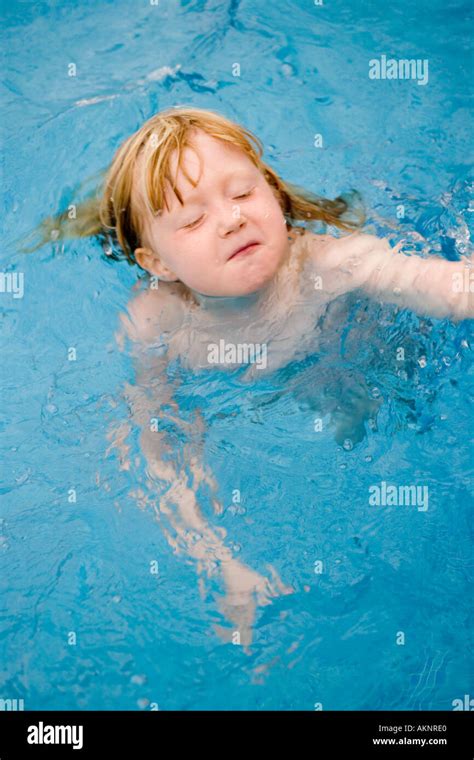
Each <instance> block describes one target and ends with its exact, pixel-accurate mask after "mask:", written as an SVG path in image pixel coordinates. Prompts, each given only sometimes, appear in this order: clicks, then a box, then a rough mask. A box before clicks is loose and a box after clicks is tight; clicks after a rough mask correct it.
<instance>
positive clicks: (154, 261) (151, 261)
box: [134, 248, 179, 282]
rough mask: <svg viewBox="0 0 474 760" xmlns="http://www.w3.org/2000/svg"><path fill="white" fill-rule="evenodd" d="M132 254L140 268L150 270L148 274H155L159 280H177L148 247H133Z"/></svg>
mask: <svg viewBox="0 0 474 760" xmlns="http://www.w3.org/2000/svg"><path fill="white" fill-rule="evenodd" d="M134 254H135V260H136V261H137V263H138V264H139V265H140V266H141V268H142V269H146V271H147V272H150V274H155V275H157V276H158V277H159V278H160V280H164V281H165V282H177V281H178V279H179V278H178V277H177V276H176V275H175V273H174V272H172V271H171V269H168V267H165V265H164V264H162V263H161V261H160V259H159V257H158V256H156V255H155V254H154V253H153V251H151V250H150V249H149V248H135V251H134Z"/></svg>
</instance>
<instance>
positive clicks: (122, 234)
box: [23, 106, 365, 264]
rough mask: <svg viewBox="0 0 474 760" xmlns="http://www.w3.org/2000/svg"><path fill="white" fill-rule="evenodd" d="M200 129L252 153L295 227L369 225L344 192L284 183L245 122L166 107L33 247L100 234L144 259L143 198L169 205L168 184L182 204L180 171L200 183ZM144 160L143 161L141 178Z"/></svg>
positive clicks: (119, 250)
mask: <svg viewBox="0 0 474 760" xmlns="http://www.w3.org/2000/svg"><path fill="white" fill-rule="evenodd" d="M195 129H200V130H202V131H203V132H206V133H207V134H208V135H210V136H211V137H214V138H216V139H218V140H222V141H223V142H226V143H230V144H231V145H234V146H236V147H238V148H240V150H242V151H243V152H244V153H245V154H246V156H248V158H249V159H250V160H251V161H252V163H253V164H254V165H255V166H256V167H257V168H258V169H259V170H260V171H261V173H262V174H263V176H264V177H265V179H266V181H267V182H268V184H269V185H270V187H271V188H272V190H273V192H274V193H275V195H276V197H277V200H278V202H279V204H280V207H281V209H282V212H283V215H284V216H285V218H286V220H287V226H288V227H290V226H291V222H293V221H297V220H302V221H305V222H313V221H319V222H322V223H323V224H326V225H334V226H335V227H337V228H339V229H341V230H347V231H352V230H354V229H356V228H358V227H360V226H361V225H362V224H363V221H364V218H365V215H364V213H363V211H362V210H361V209H359V210H358V212H355V217H353V218H349V213H350V212H351V211H352V209H350V203H349V202H348V200H346V198H344V197H343V196H338V197H337V198H335V199H334V200H328V199H327V198H322V197H319V196H317V195H315V194H313V193H310V192H308V191H307V190H304V189H303V188H300V187H299V186H297V185H294V184H290V183H288V182H285V181H284V180H282V179H281V178H280V177H279V176H278V175H277V174H276V172H275V171H274V170H273V169H271V167H270V166H268V165H267V164H266V163H265V162H264V161H263V160H262V155H263V146H262V143H261V142H260V140H259V139H258V138H257V137H256V136H255V135H253V134H252V133H251V132H250V131H249V130H248V129H246V128H245V127H242V126H240V125H238V124H235V123H234V122H232V121H231V120H230V119H227V118H226V117H225V116H222V115H221V114H218V113H215V112H214V111H209V110H205V109H202V108H194V107H184V106H180V107H175V108H169V109H166V110H164V111H160V112H159V113H157V114H156V115H155V116H152V117H151V118H150V119H148V121H146V122H145V123H144V124H143V125H142V126H141V127H140V129H138V130H137V131H136V132H134V134H132V135H131V136H130V137H128V138H127V139H126V140H125V141H124V142H123V143H122V144H121V145H120V147H119V148H118V150H117V151H116V153H115V155H114V157H113V159H112V163H111V164H110V167H109V168H108V170H106V171H105V172H102V173H101V174H102V175H104V174H105V176H104V179H103V183H102V185H101V187H100V188H99V192H98V193H96V194H94V195H93V196H92V197H89V198H87V199H86V200H85V201H83V202H82V203H80V204H79V205H78V206H77V208H75V207H74V206H73V207H72V213H71V207H69V209H68V210H67V211H64V212H62V213H59V214H56V215H54V216H52V217H48V218H47V219H45V220H44V221H43V222H42V223H41V224H40V227H39V233H40V241H39V242H38V243H37V245H35V246H34V247H33V248H30V249H29V251H31V250H36V248H38V247H40V246H41V245H43V244H44V243H46V242H48V241H51V240H56V241H57V240H60V239H64V238H77V237H89V236H91V237H92V236H96V237H98V238H99V239H100V240H101V242H102V243H103V245H104V250H105V252H106V253H107V254H108V255H109V256H112V257H113V258H118V259H120V258H124V257H125V258H126V260H127V261H128V262H129V264H136V263H137V261H136V259H135V256H134V251H135V250H136V249H137V248H139V247H140V246H141V245H143V242H142V241H143V225H144V221H145V214H144V208H143V203H145V205H146V208H147V210H148V212H149V213H150V214H152V215H156V214H158V213H160V212H161V211H162V210H163V208H165V207H166V197H165V186H166V181H168V182H169V183H170V185H171V187H172V190H173V191H174V193H175V194H176V197H177V198H178V201H179V203H181V204H182V203H183V200H182V197H181V195H180V193H179V191H178V189H177V186H176V180H177V174H178V170H179V169H181V171H183V173H184V174H185V176H186V177H187V178H188V180H189V181H190V182H191V184H192V185H193V186H194V187H195V186H196V184H197V183H195V182H194V181H193V180H192V179H191V178H190V177H189V175H188V174H187V172H186V171H185V170H184V168H183V166H182V159H183V152H184V149H185V148H186V147H191V148H192V147H193V143H192V133H193V130H195ZM175 151H177V158H178V160H177V164H176V172H175V176H174V177H172V176H171V169H170V166H171V157H172V155H173V154H174V152H175ZM139 158H140V159H143V163H142V171H141V174H140V176H139V177H137V171H136V168H137V163H138V159H139ZM137 179H138V187H137ZM352 193H355V191H352ZM357 195H358V194H357ZM74 210H75V213H74ZM71 216H72V217H73V218H71ZM37 231H38V230H37ZM23 250H27V249H26V248H24V249H23Z"/></svg>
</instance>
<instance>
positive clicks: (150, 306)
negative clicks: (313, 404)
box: [44, 107, 474, 644]
mask: <svg viewBox="0 0 474 760" xmlns="http://www.w3.org/2000/svg"><path fill="white" fill-rule="evenodd" d="M262 153H263V150H262V146H261V144H260V142H259V141H258V139H257V138H255V137H254V136H253V135H252V134H251V133H250V132H249V131H248V130H246V129H244V128H242V127H240V126H238V125H236V124H234V123H232V122H231V121H229V120H228V119H226V118H224V117H223V116H221V115H219V114H216V113H213V112H210V111H205V110H202V109H198V108H181V107H180V108H171V109H168V110H166V111H163V112H161V113H158V114H157V115H156V116H154V117H152V118H151V119H149V120H148V121H147V122H146V123H145V124H144V125H143V126H142V127H141V128H140V129H139V130H138V131H137V132H136V133H134V134H133V135H131V136H130V137H129V138H128V139H127V140H126V141H125V142H124V143H123V144H122V145H121V146H120V147H119V149H118V150H117V152H116V154H115V156H114V158H113V161H112V164H111V166H110V169H109V170H108V172H107V175H106V177H105V181H104V185H103V192H102V196H101V197H100V198H99V199H98V200H96V199H93V200H90V201H88V202H87V203H85V204H83V205H82V206H81V207H79V209H78V213H77V218H76V219H70V218H69V217H70V216H71V214H70V213H69V214H68V213H65V214H62V215H60V216H59V217H57V218H56V219H53V220H48V221H47V222H46V224H45V226H44V227H45V229H46V230H47V231H49V232H50V233H52V237H53V238H54V239H56V240H57V239H58V237H61V236H69V235H99V236H100V237H101V240H102V242H103V244H104V245H105V250H106V253H107V254H108V255H109V256H112V257H115V258H120V257H125V258H126V259H127V261H128V262H129V263H130V264H137V265H138V266H139V267H140V268H141V269H142V270H143V271H144V272H145V273H147V274H148V275H149V277H148V278H147V280H146V282H145V287H143V280H141V281H140V282H139V283H138V286H137V289H138V293H137V295H136V296H135V297H134V298H133V300H132V301H131V302H130V303H129V305H128V309H127V311H128V314H127V315H124V316H122V326H123V331H124V333H122V334H121V335H119V336H118V337H119V339H120V340H123V337H124V334H125V335H128V337H129V338H131V339H132V340H133V342H134V350H135V353H136V356H137V382H136V385H134V386H132V385H129V386H127V389H126V396H127V400H128V402H129V404H130V407H131V410H132V415H133V420H134V422H135V423H137V424H139V425H140V426H141V430H142V435H141V446H142V450H143V452H144V454H145V456H146V458H147V463H148V474H149V476H150V478H151V479H152V480H153V479H154V478H157V479H158V480H160V481H161V483H164V484H166V486H167V489H168V490H167V491H166V493H165V495H164V496H163V497H162V499H161V501H160V505H159V508H158V509H157V516H158V517H159V519H161V518H162V516H163V515H166V517H167V520H168V521H169V522H170V523H171V524H172V526H173V529H174V531H175V537H174V538H173V539H171V538H170V543H172V545H173V546H174V548H175V549H176V550H184V551H186V553H187V554H188V555H189V556H190V557H192V558H193V559H194V560H196V561H197V566H198V570H199V571H201V570H206V571H207V573H208V575H209V576H211V575H213V574H214V573H215V572H219V571H221V572H222V576H223V579H224V582H225V586H226V590H227V595H226V597H225V599H224V600H221V609H222V611H223V612H224V614H225V615H226V617H227V618H228V619H229V620H230V621H231V622H232V624H233V625H234V626H236V630H233V631H227V632H226V631H224V630H223V629H220V630H219V633H220V634H221V635H222V636H224V637H227V638H229V637H233V640H234V641H235V635H236V634H237V635H238V639H239V641H240V643H246V644H248V643H249V642H250V641H251V638H252V633H251V631H252V623H253V619H254V613H255V603H256V602H257V603H259V604H266V603H268V602H269V601H270V598H271V597H272V596H275V595H277V594H281V593H289V592H291V591H293V589H292V588H291V587H289V586H287V585H285V584H284V583H282V581H281V580H280V578H279V577H278V574H277V573H276V571H275V570H274V568H272V567H271V566H270V571H271V579H269V578H266V577H264V576H262V575H261V574H259V573H256V572H254V571H253V570H251V569H250V568H248V567H246V566H245V565H244V564H243V563H242V562H239V561H237V560H236V559H235V558H234V557H233V555H232V552H231V551H230V549H229V548H228V546H226V544H225V542H224V539H225V531H224V530H223V529H220V530H219V529H217V528H215V529H212V528H211V527H210V526H209V525H208V524H207V523H206V522H205V520H204V518H203V516H202V513H201V511H200V510H199V507H198V505H197V501H196V489H197V487H198V485H199V484H200V483H203V482H207V483H208V484H209V485H210V487H211V488H212V490H213V491H214V495H215V494H216V491H217V484H216V483H215V482H214V479H213V477H212V474H211V473H210V472H209V471H208V470H207V468H206V467H205V466H204V464H203V461H202V459H203V457H202V445H203V440H204V432H205V428H204V424H203V420H202V417H201V416H200V415H199V413H197V414H196V419H195V421H194V424H193V425H192V426H190V425H189V424H187V423H185V422H184V421H183V420H182V419H180V416H179V409H178V407H177V404H176V402H175V399H174V395H175V391H176V387H174V386H173V383H172V381H169V380H168V378H167V373H166V368H167V366H168V364H169V362H170V361H172V360H173V359H179V361H180V362H181V364H182V365H185V366H186V367H188V368H190V369H194V370H197V369H201V370H202V369H204V368H208V369H209V368H212V369H216V365H217V366H218V368H220V369H223V370H228V369H232V370H234V369H235V368H236V366H239V365H241V364H242V363H244V364H246V365H248V371H247V373H246V379H247V381H248V380H249V379H251V378H252V377H254V376H255V374H256V373H261V372H262V371H263V372H265V371H266V372H269V371H270V372H272V371H274V370H276V369H278V368H280V367H282V366H284V365H286V364H287V363H288V362H289V361H290V360H291V359H294V358H297V357H303V356H305V354H306V353H307V352H308V351H309V350H310V349H312V350H313V351H314V349H315V325H316V324H317V322H318V320H319V318H320V317H321V316H322V315H323V314H324V313H325V312H326V310H327V307H328V304H330V303H331V302H333V301H334V300H335V299H336V298H337V297H338V296H341V295H342V294H344V293H347V292H348V291H351V290H355V289H359V288H360V289H362V290H364V291H366V292H367V293H368V294H370V295H371V296H372V297H374V298H376V299H378V300H380V301H387V302H392V303H395V304H398V305H399V306H400V307H408V308H410V309H413V310H415V311H417V312H419V313H422V314H428V315H433V316H437V317H444V316H449V317H450V318H452V319H455V320H459V319H465V318H467V317H472V316H474V295H473V292H472V290H474V288H472V287H470V286H469V285H470V282H471V273H470V270H469V268H468V267H469V266H470V262H466V261H459V262H452V261H446V260H444V259H441V258H437V257H431V258H427V259H426V258H421V257H419V256H416V255H406V254H407V252H402V250H401V242H400V243H398V245H397V246H396V247H395V248H393V249H392V248H391V247H390V245H389V243H388V241H387V240H385V239H379V238H377V237H375V236H373V235H370V234H365V233H362V232H360V231H359V229H358V228H359V227H360V225H361V222H362V220H358V221H357V220H356V221H354V220H351V219H350V218H348V214H349V211H350V209H349V207H348V204H347V203H346V201H345V200H344V199H343V198H342V197H339V198H337V199H336V200H334V201H330V200H327V199H324V198H320V197H317V196H315V195H313V194H310V193H307V192H305V191H303V190H301V189H299V188H297V187H295V186H292V185H289V184H287V183H285V182H284V181H283V180H282V179H281V178H280V177H278V176H277V174H276V173H275V172H274V171H273V170H272V169H271V168H270V167H269V166H268V165H267V164H265V163H264V162H263V160H262ZM73 216H74V214H73ZM297 221H303V222H306V223H308V222H314V221H320V222H321V223H323V224H324V225H329V226H333V227H335V228H336V229H338V230H340V231H341V232H346V233H347V234H345V235H343V236H341V237H334V236H333V235H330V234H315V233H314V232H312V231H310V230H309V229H307V228H305V226H303V225H301V226H297V225H295V222H297ZM150 389H152V394H151V395H150V393H149V392H148V391H149V390H150ZM369 405H370V404H369V401H368V400H367V397H366V396H364V394H363V393H362V394H360V405H359V408H357V405H356V406H355V407H354V405H353V406H352V410H351V414H352V415H353V416H354V419H355V423H354V424H359V425H360V420H361V419H364V418H365V416H367V412H368V409H369ZM158 409H159V411H158V412H157V410H158ZM157 413H158V416H159V417H160V420H161V421H162V422H163V428H166V424H167V423H170V421H171V422H172V423H173V424H176V425H178V426H179V427H181V429H183V430H186V431H187V436H188V440H187V442H186V444H185V446H184V451H183V455H182V457H181V459H180V460H179V462H178V460H177V456H176V453H175V452H173V451H172V447H171V446H170V444H169V440H168V437H167V434H166V433H165V432H164V429H160V425H159V426H158V430H156V429H153V428H152V426H150V419H151V418H152V417H156V415H157ZM346 432H347V431H346ZM126 433H127V428H126V429H125V430H124V429H121V430H120V431H119V432H118V433H117V435H116V437H115V444H116V445H117V446H118V447H119V448H121V451H122V458H123V460H125V459H126V450H125V449H124V446H123V441H124V438H125V435H126ZM345 434H346V433H345ZM173 459H174V460H176V461H173ZM123 466H127V463H126V462H125V461H124V464H123ZM189 471H190V472H191V474H192V479H191V477H190V472H189ZM214 507H215V510H216V512H220V511H222V507H221V506H220V504H219V502H218V500H217V499H215V500H214ZM196 536H197V538H196ZM255 594H256V600H255Z"/></svg>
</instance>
